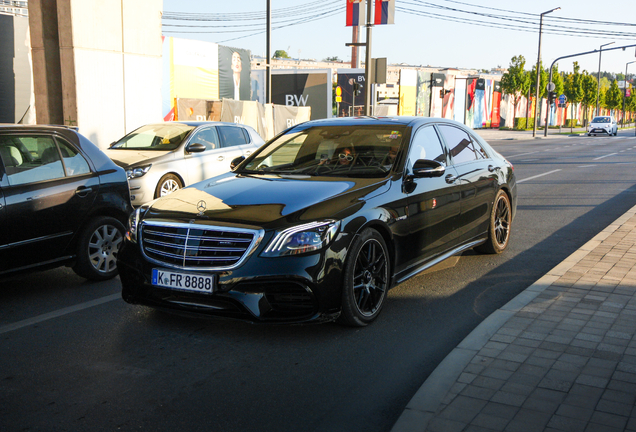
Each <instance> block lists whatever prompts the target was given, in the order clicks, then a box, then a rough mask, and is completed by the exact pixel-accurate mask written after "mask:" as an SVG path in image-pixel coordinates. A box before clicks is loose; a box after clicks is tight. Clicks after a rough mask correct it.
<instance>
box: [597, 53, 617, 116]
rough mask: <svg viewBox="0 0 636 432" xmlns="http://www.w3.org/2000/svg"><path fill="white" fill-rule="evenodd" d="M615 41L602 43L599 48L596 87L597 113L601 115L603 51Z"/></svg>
mask: <svg viewBox="0 0 636 432" xmlns="http://www.w3.org/2000/svg"><path fill="white" fill-rule="evenodd" d="M613 43H614V42H610V43H606V44H604V45H601V47H600V48H599V50H598V74H597V75H596V80H597V81H598V86H597V88H596V115H597V116H598V115H599V109H600V107H599V104H598V101H599V97H600V96H601V53H602V52H603V47H604V46H607V45H611V44H613Z"/></svg>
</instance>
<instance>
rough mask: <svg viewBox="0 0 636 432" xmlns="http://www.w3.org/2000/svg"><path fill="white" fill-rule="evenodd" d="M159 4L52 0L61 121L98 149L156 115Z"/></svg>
mask: <svg viewBox="0 0 636 432" xmlns="http://www.w3.org/2000/svg"><path fill="white" fill-rule="evenodd" d="M162 8H163V1H162V0H59V1H58V22H59V33H60V53H61V57H62V59H61V62H62V86H63V92H64V119H65V123H66V124H69V123H70V124H71V125H73V121H75V122H76V124H75V125H77V126H79V130H80V132H81V133H82V134H84V135H85V136H87V137H88V138H89V139H91V141H93V142H94V143H95V144H97V145H98V146H99V147H100V148H102V149H105V148H107V147H108V145H109V144H110V143H111V142H113V141H115V140H117V139H118V138H120V137H122V136H123V135H125V134H126V133H128V132H130V131H131V130H134V129H136V128H138V127H139V126H141V125H143V124H146V123H152V122H157V121H161V120H162V117H161V72H162V71H161V11H162ZM140 17H143V18H144V19H140ZM74 119H75V120H74Z"/></svg>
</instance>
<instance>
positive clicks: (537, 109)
mask: <svg viewBox="0 0 636 432" xmlns="http://www.w3.org/2000/svg"><path fill="white" fill-rule="evenodd" d="M559 9H561V8H560V7H558V8H554V9H552V10H549V11H547V12H543V13H542V14H541V18H540V19H539V54H538V55H537V92H536V97H535V100H536V101H537V102H536V104H535V106H534V125H533V126H532V136H533V137H534V136H536V135H537V116H538V113H539V106H540V104H539V83H540V82H541V32H542V29H543V15H547V14H549V13H551V12H554V11H555V10H559ZM547 109H550V107H549V106H548V107H547ZM526 127H528V125H526ZM545 127H546V128H547V127H548V125H545Z"/></svg>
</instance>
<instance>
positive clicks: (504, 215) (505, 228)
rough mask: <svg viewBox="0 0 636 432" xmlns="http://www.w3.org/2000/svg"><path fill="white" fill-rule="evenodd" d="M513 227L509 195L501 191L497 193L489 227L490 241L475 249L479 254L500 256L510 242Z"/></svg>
mask: <svg viewBox="0 0 636 432" xmlns="http://www.w3.org/2000/svg"><path fill="white" fill-rule="evenodd" d="M511 225H512V208H511V206H510V199H509V198H508V194H507V193H506V192H505V191H503V190H500V191H499V192H497V196H496V197H495V202H494V204H493V206H492V212H491V214H490V224H489V226H488V240H486V243H484V244H481V245H479V246H477V247H476V248H475V250H476V251H477V252H480V253H487V254H500V253H502V252H503V251H504V250H505V249H506V248H507V247H508V243H509V241H510V227H511Z"/></svg>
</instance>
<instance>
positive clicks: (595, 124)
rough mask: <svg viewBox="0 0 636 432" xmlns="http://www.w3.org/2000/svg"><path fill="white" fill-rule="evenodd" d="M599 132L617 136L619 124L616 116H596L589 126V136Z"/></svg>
mask: <svg viewBox="0 0 636 432" xmlns="http://www.w3.org/2000/svg"><path fill="white" fill-rule="evenodd" d="M597 134H607V136H612V135H614V136H616V134H618V124H617V123H616V119H615V118H614V116H611V115H610V116H596V117H594V118H593V119H592V121H591V122H590V124H589V125H588V127H587V136H592V135H594V136H596V135H597Z"/></svg>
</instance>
